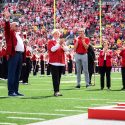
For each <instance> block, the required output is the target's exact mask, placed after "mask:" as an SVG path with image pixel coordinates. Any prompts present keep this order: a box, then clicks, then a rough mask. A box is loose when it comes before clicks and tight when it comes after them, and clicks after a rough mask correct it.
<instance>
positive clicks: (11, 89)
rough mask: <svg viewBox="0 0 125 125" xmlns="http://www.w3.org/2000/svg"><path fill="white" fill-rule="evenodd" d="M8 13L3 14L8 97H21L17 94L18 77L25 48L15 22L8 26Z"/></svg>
mask: <svg viewBox="0 0 125 125" xmlns="http://www.w3.org/2000/svg"><path fill="white" fill-rule="evenodd" d="M10 16H11V15H10V13H9V12H8V11H5V12H4V18H5V27H4V30H5V39H6V45H7V54H8V55H9V60H8V96H23V94H20V93H19V92H18V88H19V77H20V72H21V67H22V61H23V55H24V57H25V53H24V52H25V47H24V44H23V40H22V38H21V37H20V34H19V32H18V25H17V23H16V22H13V23H12V24H10V22H9V19H10Z"/></svg>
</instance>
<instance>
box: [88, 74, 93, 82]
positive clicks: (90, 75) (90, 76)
mask: <svg viewBox="0 0 125 125" xmlns="http://www.w3.org/2000/svg"><path fill="white" fill-rule="evenodd" d="M92 74H93V73H92V72H89V84H92V83H91V79H92Z"/></svg>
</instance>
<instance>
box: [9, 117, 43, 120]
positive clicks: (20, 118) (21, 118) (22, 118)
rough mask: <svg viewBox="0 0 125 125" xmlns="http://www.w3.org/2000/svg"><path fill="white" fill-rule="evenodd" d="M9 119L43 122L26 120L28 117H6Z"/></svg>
mask: <svg viewBox="0 0 125 125" xmlns="http://www.w3.org/2000/svg"><path fill="white" fill-rule="evenodd" d="M7 118H9V119H18V120H45V119H43V118H28V117H7Z"/></svg>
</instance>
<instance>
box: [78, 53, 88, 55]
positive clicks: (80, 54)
mask: <svg viewBox="0 0 125 125" xmlns="http://www.w3.org/2000/svg"><path fill="white" fill-rule="evenodd" d="M77 54H79V55H84V54H86V53H77Z"/></svg>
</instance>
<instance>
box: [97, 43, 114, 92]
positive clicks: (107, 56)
mask: <svg viewBox="0 0 125 125" xmlns="http://www.w3.org/2000/svg"><path fill="white" fill-rule="evenodd" d="M99 68H100V81H101V90H103V89H104V79H105V74H106V83H107V88H108V89H110V87H111V68H112V51H111V50H110V49H109V46H108V43H107V42H105V43H104V44H103V50H101V51H100V54H99Z"/></svg>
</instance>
